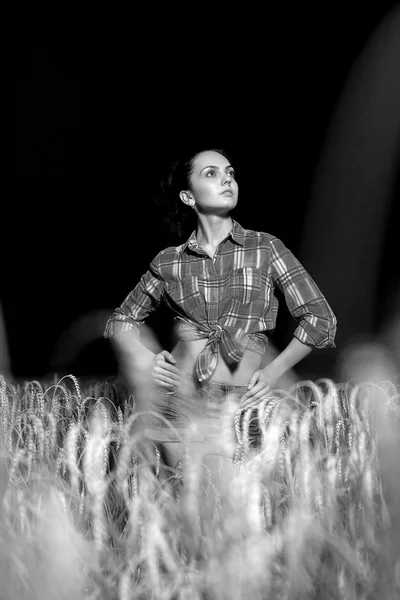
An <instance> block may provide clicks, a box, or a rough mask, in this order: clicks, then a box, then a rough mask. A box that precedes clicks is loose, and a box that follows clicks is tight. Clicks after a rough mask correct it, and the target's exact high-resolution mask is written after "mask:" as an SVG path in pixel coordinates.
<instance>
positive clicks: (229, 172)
mask: <svg viewBox="0 0 400 600" xmlns="http://www.w3.org/2000/svg"><path fill="white" fill-rule="evenodd" d="M228 175H230V176H231V177H233V178H234V179H235V171H228Z"/></svg>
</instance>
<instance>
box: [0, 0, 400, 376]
mask: <svg viewBox="0 0 400 600" xmlns="http://www.w3.org/2000/svg"><path fill="white" fill-rule="evenodd" d="M299 4H302V3H298V4H293V5H290V4H287V3H285V4H284V5H280V6H279V7H277V6H275V7H274V8H273V9H272V8H269V9H268V10H267V11H266V14H265V15H263V16H262V18H261V15H260V16H258V15H248V16H250V19H249V25H248V26H245V24H244V23H241V19H240V15H237V16H238V17H239V18H238V19H237V22H235V24H234V25H232V24H231V22H230V19H228V18H224V16H223V15H218V17H217V16H216V13H215V9H214V8H213V7H212V6H201V7H198V12H199V14H201V22H199V23H197V25H198V26H199V27H198V31H196V34H194V28H193V19H195V17H192V18H191V19H188V21H187V22H186V24H185V25H184V26H182V27H180V26H176V27H174V28H173V30H172V28H169V24H168V23H165V24H164V26H159V27H158V28H156V27H155V26H154V24H153V22H152V20H151V19H147V20H140V19H136V20H134V21H129V20H128V19H124V18H122V17H121V18H116V17H109V16H107V17H94V16H77V15H69V16H57V17H56V16H40V17H39V16H38V17H33V18H31V19H27V20H26V21H25V22H22V21H21V22H20V23H19V24H18V25H15V26H14V27H13V28H10V30H9V31H7V32H5V33H3V58H4V61H3V64H4V68H3V74H2V78H3V86H2V87H3V92H4V97H3V99H5V100H6V103H7V107H6V108H5V109H3V110H4V113H3V123H4V124H5V126H6V127H5V129H6V134H5V136H4V138H3V150H4V154H5V156H4V160H3V168H4V171H3V194H2V196H3V198H2V208H1V215H2V218H1V241H2V243H1V261H2V269H1V271H2V277H1V288H0V291H1V296H0V298H1V305H2V310H3V316H4V321H5V328H6V333H7V339H8V346H9V354H10V357H11V368H12V372H13V374H14V375H16V376H18V377H40V376H42V375H44V374H47V373H49V372H51V371H53V370H56V371H57V372H62V371H65V372H72V373H75V374H76V375H83V374H86V375H101V374H110V373H113V371H114V369H115V364H114V362H113V357H112V355H111V352H110V348H109V346H108V343H107V342H106V341H105V340H102V339H101V333H99V332H100V331H101V325H102V323H104V318H105V315H107V314H108V313H109V312H111V310H112V309H113V308H114V307H115V306H117V305H119V304H120V302H121V301H122V299H123V298H124V297H125V295H126V294H127V293H128V292H129V291H130V290H131V289H132V287H133V286H134V285H135V283H136V282H137V279H138V277H139V276H140V275H141V274H142V273H143V272H144V271H145V270H146V268H147V265H148V263H149V261H150V260H151V258H153V256H154V255H155V254H156V253H157V252H158V251H159V250H160V249H161V248H163V247H165V246H166V245H167V244H168V239H167V235H166V231H165V226H164V224H163V222H162V220H161V218H160V215H159V212H158V209H157V208H156V207H155V205H154V203H153V199H154V197H156V196H157V192H158V185H159V179H160V176H161V174H162V173H163V172H164V171H165V169H166V167H167V166H168V164H169V163H170V161H171V160H172V159H173V158H174V156H175V154H176V152H178V151H179V150H181V149H182V148H183V147H184V146H185V144H187V142H188V141H190V143H193V141H195V142H196V141H198V142H199V143H205V144H209V145H210V146H222V147H224V148H226V149H227V150H228V151H229V152H230V153H231V155H232V157H233V159H234V163H235V166H236V168H237V170H238V172H239V176H240V197H239V206H238V209H237V211H236V216H235V218H237V219H238V220H239V222H241V224H242V225H243V226H245V227H247V228H253V229H259V230H260V229H261V230H264V231H269V232H271V233H274V234H275V235H277V236H278V237H281V238H282V239H283V240H284V241H285V243H286V244H287V245H288V246H289V247H290V248H291V249H292V250H293V251H294V252H295V253H296V252H297V251H298V250H299V247H300V239H301V234H302V224H303V222H302V218H303V215H304V213H305V209H306V207H307V203H308V201H309V197H310V189H311V186H312V183H313V178H314V173H315V169H316V166H317V165H318V160H319V157H320V153H321V149H322V148H323V145H324V140H325V138H326V134H327V131H328V129H329V124H330V120H331V117H332V115H333V114H334V110H335V106H336V103H337V102H338V99H339V98H340V93H341V91H342V89H343V86H344V84H345V82H346V80H347V78H348V76H349V73H350V72H351V69H352V66H353V64H354V60H355V59H356V57H357V56H358V55H359V54H360V52H362V49H363V47H364V45H365V43H366V41H367V40H368V39H369V37H370V35H371V34H372V33H373V31H374V30H375V29H376V27H377V26H378V25H379V23H380V20H381V18H382V17H383V16H384V15H385V14H387V12H388V10H389V9H390V8H392V6H394V4H393V3H385V2H382V1H380V2H376V1H374V2H371V3H364V2H351V1H350V2H346V3H344V2H337V3H335V4H333V3H319V5H318V6H317V5H316V4H315V5H312V3H311V4H310V3H307V6H303V5H301V6H299ZM128 21H129V22H128ZM388 227H389V225H388ZM300 258H301V257H300ZM391 272H392V275H391V278H390V277H389V276H385V277H384V278H383V279H384V281H385V282H386V283H385V285H386V286H387V287H390V286H391V285H393V282H394V281H397V275H396V273H393V271H391ZM384 292H385V289H383V291H382V294H384ZM90 315H92V316H93V315H97V318H96V319H95V320H94V322H95V323H96V325H95V333H94V334H93V339H89V338H88V340H87V343H86V344H83V346H82V347H81V348H80V349H79V351H75V353H74V352H73V351H70V350H68V348H67V346H68V344H67V343H65V346H64V345H63V344H64V342H63V340H64V341H65V339H66V338H65V335H66V331H68V329H69V328H70V327H71V325H72V324H73V323H74V322H76V320H79V319H86V321H83V327H85V323H86V324H87V323H90V322H91V318H92V317H90ZM93 318H94V317H93ZM164 318H165V315H162V314H161V316H158V317H155V318H154V325H155V327H158V332H159V336H160V339H161V341H162V343H164V344H165V345H167V344H168V336H167V333H166V331H167V330H166V328H165V327H163V326H161V327H160V325H165V322H164V321H163V319H164ZM378 324H379V323H378ZM285 331H286V330H285V326H282V327H281V329H280V330H279V328H278V332H277V344H278V345H279V343H281V342H282V341H283V340H284V338H285V335H286V333H285ZM280 332H281V336H280ZM71 335H72V337H73V335H74V334H71ZM63 336H64V337H63ZM68 343H69V344H71V340H69V342H68ZM72 346H73V344H72Z"/></svg>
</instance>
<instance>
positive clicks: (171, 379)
mask: <svg viewBox="0 0 400 600" xmlns="http://www.w3.org/2000/svg"><path fill="white" fill-rule="evenodd" d="M151 374H152V377H153V381H154V382H155V384H156V385H157V387H158V388H159V389H160V391H163V392H169V393H173V392H175V391H176V390H177V389H178V388H179V385H180V383H181V375H182V374H181V371H180V370H179V369H178V367H177V366H176V359H175V357H174V356H173V355H172V354H171V353H170V352H168V351H167V350H162V351H161V352H159V353H158V354H156V355H155V357H154V361H153V369H152V372H151Z"/></svg>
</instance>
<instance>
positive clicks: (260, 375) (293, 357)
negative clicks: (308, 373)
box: [241, 337, 312, 408]
mask: <svg viewBox="0 0 400 600" xmlns="http://www.w3.org/2000/svg"><path fill="white" fill-rule="evenodd" d="M311 351H312V346H307V345H306V344H303V343H302V342H300V341H299V340H298V339H297V338H295V337H294V338H293V339H292V340H291V342H290V343H289V344H288V345H287V346H286V348H285V349H284V350H282V352H281V353H280V354H278V355H277V356H276V357H275V358H274V359H273V360H272V361H271V362H270V363H269V364H268V365H267V366H266V367H265V368H264V369H259V370H257V371H255V372H254V373H253V375H252V376H251V379H250V381H249V385H248V386H247V387H248V390H249V391H248V392H247V393H246V394H245V395H244V396H243V398H242V401H241V407H242V408H249V406H252V405H253V403H254V404H257V403H258V402H259V401H260V400H261V399H262V398H263V397H264V396H265V394H266V393H267V392H268V391H269V390H271V389H273V388H274V387H275V385H276V382H277V381H278V379H280V378H281V377H282V376H283V375H285V373H287V372H288V371H290V370H291V369H293V367H295V366H296V365H297V364H298V363H299V362H300V361H301V360H303V358H305V357H306V356H308V355H309V354H310V352H311Z"/></svg>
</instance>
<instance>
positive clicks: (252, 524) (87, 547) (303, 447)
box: [0, 375, 400, 600]
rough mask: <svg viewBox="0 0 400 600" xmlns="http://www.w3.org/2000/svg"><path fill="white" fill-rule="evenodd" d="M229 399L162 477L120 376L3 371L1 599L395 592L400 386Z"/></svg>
mask: <svg viewBox="0 0 400 600" xmlns="http://www.w3.org/2000/svg"><path fill="white" fill-rule="evenodd" d="M225 408H226V410H225V411H224V415H223V419H222V421H221V435H220V438H219V440H218V442H217V445H216V446H215V445H214V446H213V448H212V449H210V448H207V446H206V445H199V444H197V445H195V446H194V445H191V444H190V443H188V444H187V446H186V452H185V455H184V458H183V460H182V463H181V464H180V465H178V468H177V470H176V472H174V473H171V476H170V477H169V478H167V479H166V478H165V477H161V475H160V470H159V467H160V464H159V458H160V457H159V453H158V451H157V450H156V448H155V447H154V455H153V460H149V455H148V454H144V453H143V451H142V443H141V442H142V440H141V438H140V435H139V434H137V433H133V429H132V425H133V424H134V422H135V420H136V418H137V415H136V413H135V407H134V399H133V397H132V396H128V394H126V393H125V391H124V389H123V388H122V387H119V385H118V383H117V382H111V381H80V380H78V379H77V378H76V377H74V376H73V375H70V376H67V377H64V378H62V379H61V380H60V381H57V380H56V379H55V380H54V381H52V382H39V381H26V382H23V383H19V384H15V383H12V382H10V381H8V380H7V379H6V378H4V377H0V449H1V450H0V452H1V455H2V460H1V462H0V497H1V502H0V511H1V512H0V598H1V600H16V599H18V600H22V599H25V598H28V599H40V600H47V599H52V600H53V599H54V600H56V599H64V598H65V599H68V600H79V599H80V598H92V599H95V598H96V599H99V600H100V599H101V600H103V599H114V598H115V599H119V600H125V599H128V598H135V599H143V600H144V599H148V598H152V599H153V598H154V599H157V600H158V599H166V600H167V599H176V600H189V599H199V600H200V599H215V600H225V599H226V600H228V599H229V600H239V599H240V600H247V599H249V600H259V599H260V600H261V599H267V598H268V599H270V598H273V599H299V600H302V599H306V598H307V599H313V598H315V599H317V598H318V599H324V600H329V599H334V598H335V599H337V598H345V599H353V598H354V599H356V598H357V599H364V598H365V599H367V598H368V599H371V600H372V599H374V600H376V598H378V597H379V598H380V600H387V599H391V598H398V597H399V595H400V553H399V546H400V528H399V524H400V514H399V506H400V503H399V497H400V467H399V463H400V461H399V456H400V453H399V450H400V429H399V416H400V412H399V388H398V386H397V385H395V383H393V382H391V381H382V382H379V383H372V382H370V383H369V382H359V383H354V382H352V383H350V382H349V383H347V384H341V385H340V386H336V385H335V384H334V382H333V381H331V380H319V381H316V382H312V381H304V382H299V383H296V384H295V385H294V386H293V387H292V388H291V389H290V390H289V391H286V392H284V391H282V390H275V391H274V392H272V393H271V394H270V395H269V398H268V400H267V401H265V402H264V403H263V405H262V406H261V407H260V409H259V411H258V412H257V413H255V412H253V413H249V412H248V413H245V414H244V415H243V414H241V413H239V412H237V407H236V406H235V405H232V403H231V401H230V398H227V400H226V404H225ZM251 419H257V420H258V423H259V427H260V429H261V434H262V443H261V448H260V449H258V450H257V451H255V450H254V449H252V448H251V447H250V445H249V443H248V431H249V425H250V420H251Z"/></svg>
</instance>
